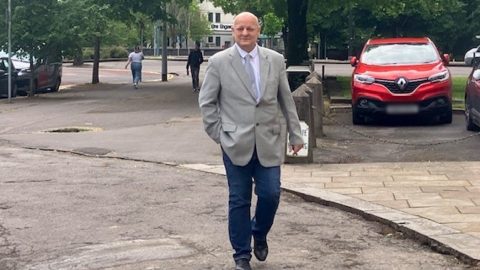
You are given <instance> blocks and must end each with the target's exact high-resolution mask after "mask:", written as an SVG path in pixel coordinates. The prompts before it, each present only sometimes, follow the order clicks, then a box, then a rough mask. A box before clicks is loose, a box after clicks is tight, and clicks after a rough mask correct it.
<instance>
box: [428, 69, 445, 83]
mask: <svg viewBox="0 0 480 270" xmlns="http://www.w3.org/2000/svg"><path fill="white" fill-rule="evenodd" d="M448 78H450V74H449V73H448V71H443V72H440V73H437V74H433V75H432V76H430V77H428V80H429V81H431V82H443V81H446V80H448Z"/></svg>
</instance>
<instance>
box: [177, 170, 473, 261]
mask: <svg viewBox="0 0 480 270" xmlns="http://www.w3.org/2000/svg"><path fill="white" fill-rule="evenodd" d="M178 167H181V168H185V169H190V170H196V171H202V172H206V173H213V174H219V175H225V169H224V167H223V166H222V165H205V164H185V165H178ZM282 190H283V191H285V192H288V193H291V194H295V195H297V196H299V197H301V198H303V199H304V200H306V201H308V202H313V203H317V204H321V205H325V206H330V207H335V208H337V209H339V210H342V211H345V212H349V213H353V214H357V215H359V216H361V217H363V218H364V219H366V220H369V221H375V222H379V223H381V224H384V225H387V226H389V227H391V228H393V229H395V230H396V231H400V232H402V233H403V234H404V235H405V236H406V237H407V238H410V239H413V240H415V241H417V242H419V243H421V244H423V245H428V246H429V247H430V248H431V249H432V250H434V251H436V252H439V253H441V254H448V255H452V256H455V257H456V258H457V259H459V260H460V261H462V262H463V263H466V264H469V265H477V266H478V265H480V249H479V248H478V247H480V239H477V238H476V237H474V236H471V235H468V234H464V233H462V232H460V231H458V230H455V229H452V228H449V227H447V226H444V225H442V224H439V223H437V222H434V221H431V220H428V219H425V218H422V217H419V216H415V215H412V214H408V213H404V212H401V211H398V210H395V209H392V208H389V207H385V206H381V205H378V204H374V203H371V202H367V201H364V200H361V199H357V198H353V197H349V196H346V195H342V194H338V193H334V192H331V191H327V190H323V189H319V188H314V187H309V186H306V185H301V184H294V183H290V182H288V179H282Z"/></svg>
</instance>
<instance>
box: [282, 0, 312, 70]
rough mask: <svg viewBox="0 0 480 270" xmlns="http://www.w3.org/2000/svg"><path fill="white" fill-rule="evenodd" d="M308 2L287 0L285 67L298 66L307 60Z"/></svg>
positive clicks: (306, 0) (305, 0) (304, 0)
mask: <svg viewBox="0 0 480 270" xmlns="http://www.w3.org/2000/svg"><path fill="white" fill-rule="evenodd" d="M308 1H309V0H287V9H288V38H287V39H288V47H287V48H286V50H287V53H286V57H287V66H291V65H300V64H301V63H302V62H303V60H308V52H307V10H308Z"/></svg>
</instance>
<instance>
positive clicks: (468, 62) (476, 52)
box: [464, 46, 480, 66]
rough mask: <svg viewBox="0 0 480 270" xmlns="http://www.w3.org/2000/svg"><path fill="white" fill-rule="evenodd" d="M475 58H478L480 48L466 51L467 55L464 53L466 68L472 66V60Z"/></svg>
mask: <svg viewBox="0 0 480 270" xmlns="http://www.w3.org/2000/svg"><path fill="white" fill-rule="evenodd" d="M475 56H477V57H480V46H478V47H477V48H472V49H470V50H468V52H467V53H465V58H464V59H465V64H466V65H467V66H473V58H474V57H475Z"/></svg>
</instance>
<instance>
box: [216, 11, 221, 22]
mask: <svg viewBox="0 0 480 270" xmlns="http://www.w3.org/2000/svg"><path fill="white" fill-rule="evenodd" d="M215 21H216V22H218V23H219V22H221V20H220V13H215Z"/></svg>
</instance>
